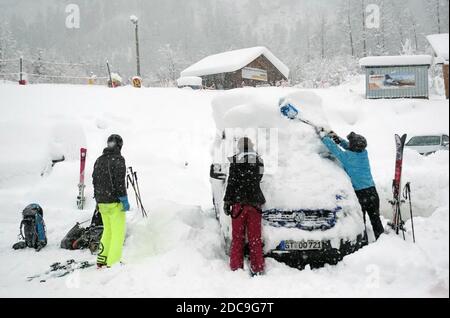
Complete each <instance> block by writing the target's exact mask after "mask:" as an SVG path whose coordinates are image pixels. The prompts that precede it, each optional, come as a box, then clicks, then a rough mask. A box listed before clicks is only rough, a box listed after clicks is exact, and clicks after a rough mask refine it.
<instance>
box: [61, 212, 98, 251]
mask: <svg viewBox="0 0 450 318" xmlns="http://www.w3.org/2000/svg"><path fill="white" fill-rule="evenodd" d="M88 221H89V220H88ZM86 222H87V221H86ZM83 223H85V222H82V223H77V224H75V225H74V226H73V227H72V228H71V229H70V231H69V232H68V233H67V234H66V236H65V237H64V238H63V239H62V241H61V245H60V247H61V248H63V249H67V250H78V249H85V248H89V250H90V251H91V253H92V254H96V253H97V251H98V248H99V245H100V239H101V237H102V234H103V222H102V218H101V214H100V212H99V211H98V208H97V207H96V208H95V211H94V215H93V216H92V220H91V225H90V226H89V227H87V228H84V227H82V226H81V225H82V224H83Z"/></svg>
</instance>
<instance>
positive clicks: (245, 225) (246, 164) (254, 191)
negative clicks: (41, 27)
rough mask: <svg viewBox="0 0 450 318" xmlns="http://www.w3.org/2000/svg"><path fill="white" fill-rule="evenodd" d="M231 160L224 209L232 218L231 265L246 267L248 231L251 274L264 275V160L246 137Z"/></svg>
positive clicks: (238, 267)
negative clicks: (245, 255)
mask: <svg viewBox="0 0 450 318" xmlns="http://www.w3.org/2000/svg"><path fill="white" fill-rule="evenodd" d="M229 160H230V170H229V175H228V184H227V189H226V193H225V197H224V202H225V203H224V210H225V213H226V214H227V215H231V217H232V241H231V250H230V267H231V270H232V271H236V270H238V269H243V268H244V247H245V238H246V234H247V239H248V243H249V247H250V264H251V273H252V276H254V275H261V274H263V273H264V266H265V264H264V254H263V246H262V240H261V218H262V217H261V206H262V205H263V204H264V203H266V200H265V198H264V194H263V193H262V191H261V187H260V183H261V179H262V177H263V175H264V163H263V161H262V159H261V158H260V157H259V156H258V154H257V153H256V152H255V150H254V145H253V143H252V141H251V140H250V139H249V138H247V137H244V138H241V139H240V140H239V142H238V153H237V154H236V155H234V156H233V157H231V158H229Z"/></svg>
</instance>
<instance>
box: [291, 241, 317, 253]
mask: <svg viewBox="0 0 450 318" xmlns="http://www.w3.org/2000/svg"><path fill="white" fill-rule="evenodd" d="M322 247H323V245H322V241H300V242H298V241H284V249H285V250H286V251H311V250H321V249H322Z"/></svg>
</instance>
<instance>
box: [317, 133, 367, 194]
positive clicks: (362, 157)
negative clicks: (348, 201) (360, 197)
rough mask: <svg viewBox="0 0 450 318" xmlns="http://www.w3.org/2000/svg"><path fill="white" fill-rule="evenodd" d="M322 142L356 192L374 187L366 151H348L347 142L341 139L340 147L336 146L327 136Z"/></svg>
mask: <svg viewBox="0 0 450 318" xmlns="http://www.w3.org/2000/svg"><path fill="white" fill-rule="evenodd" d="M322 142H323V143H324V144H325V146H327V148H328V149H329V150H330V152H331V153H332V154H333V155H334V156H335V157H336V158H337V159H338V160H339V161H340V162H341V163H342V165H343V166H344V170H345V172H347V174H348V175H349V177H350V179H351V181H352V185H353V188H354V189H355V190H356V191H359V190H364V189H368V188H372V187H375V182H374V181H373V177H372V172H371V170H370V162H369V154H368V152H367V150H364V151H363V152H354V151H350V150H349V143H348V141H346V140H343V139H341V143H340V146H338V145H337V144H336V143H335V142H334V141H333V139H331V138H330V137H328V136H326V137H324V138H322Z"/></svg>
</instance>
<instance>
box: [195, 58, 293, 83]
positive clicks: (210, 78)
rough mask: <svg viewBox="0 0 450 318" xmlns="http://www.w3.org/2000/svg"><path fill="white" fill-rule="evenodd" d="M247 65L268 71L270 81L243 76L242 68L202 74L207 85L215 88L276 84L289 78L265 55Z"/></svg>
mask: <svg viewBox="0 0 450 318" xmlns="http://www.w3.org/2000/svg"><path fill="white" fill-rule="evenodd" d="M246 67H252V68H259V69H263V70H266V71H267V78H268V82H267V83H266V82H262V81H255V80H250V79H243V78H242V69H241V70H238V71H235V72H230V73H221V74H213V75H206V76H202V79H203V85H204V86H205V87H213V85H214V86H215V89H233V88H239V87H242V86H243V85H244V86H259V85H270V86H275V85H276V83H277V82H279V81H283V80H287V78H286V77H285V76H284V75H283V74H282V73H281V72H280V71H279V70H278V69H277V68H276V67H275V66H274V65H273V64H272V63H271V62H270V61H269V60H268V59H267V58H266V57H265V56H263V55H261V56H260V57H258V58H257V59H256V60H254V61H253V62H251V63H250V64H248V65H246Z"/></svg>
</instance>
